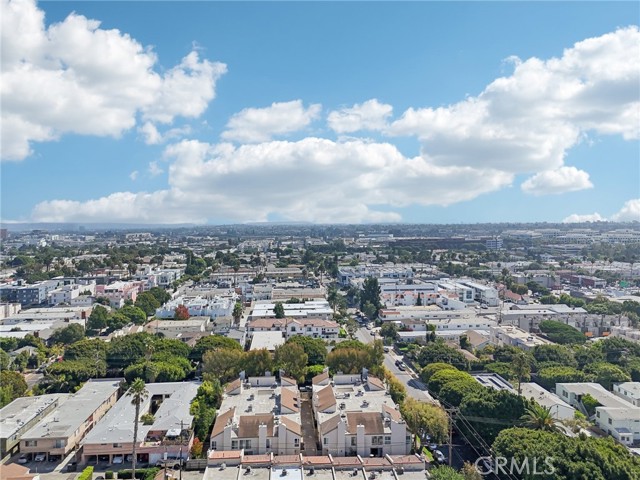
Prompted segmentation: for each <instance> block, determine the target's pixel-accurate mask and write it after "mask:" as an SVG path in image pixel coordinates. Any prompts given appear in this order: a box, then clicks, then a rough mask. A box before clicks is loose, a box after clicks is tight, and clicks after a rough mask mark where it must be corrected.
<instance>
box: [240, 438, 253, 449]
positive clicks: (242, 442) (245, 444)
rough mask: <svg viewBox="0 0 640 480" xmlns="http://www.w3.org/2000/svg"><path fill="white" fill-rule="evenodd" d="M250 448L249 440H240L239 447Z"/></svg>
mask: <svg viewBox="0 0 640 480" xmlns="http://www.w3.org/2000/svg"><path fill="white" fill-rule="evenodd" d="M243 448H251V440H240V449H243Z"/></svg>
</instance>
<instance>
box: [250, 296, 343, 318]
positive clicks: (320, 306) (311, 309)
mask: <svg viewBox="0 0 640 480" xmlns="http://www.w3.org/2000/svg"><path fill="white" fill-rule="evenodd" d="M275 306H276V304H275V302H264V301H260V302H256V304H255V305H254V307H253V311H252V312H251V315H250V316H249V320H255V319H259V318H276V314H275V312H274V311H273V309H274V308H275ZM282 307H283V308H284V316H285V317H288V318H295V319H303V318H316V319H320V320H331V319H332V318H333V309H332V308H331V307H330V306H329V302H327V301H326V300H309V301H305V302H301V303H283V304H282Z"/></svg>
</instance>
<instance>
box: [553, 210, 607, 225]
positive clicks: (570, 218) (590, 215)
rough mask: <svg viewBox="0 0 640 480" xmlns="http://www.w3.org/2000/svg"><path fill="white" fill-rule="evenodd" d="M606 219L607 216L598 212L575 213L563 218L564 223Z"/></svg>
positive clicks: (602, 220) (603, 220)
mask: <svg viewBox="0 0 640 480" xmlns="http://www.w3.org/2000/svg"><path fill="white" fill-rule="evenodd" d="M606 220H607V219H606V218H604V217H603V216H602V215H600V214H599V213H597V212H596V213H587V214H583V215H580V214H577V213H574V214H572V215H569V216H568V217H566V218H565V219H564V220H562V223H586V222H605V221H606Z"/></svg>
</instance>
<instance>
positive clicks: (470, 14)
mask: <svg viewBox="0 0 640 480" xmlns="http://www.w3.org/2000/svg"><path fill="white" fill-rule="evenodd" d="M152 9H153V10H152ZM3 11H4V14H3V20H2V26H3V28H2V66H3V88H2V105H3V108H2V138H3V141H2V160H3V161H2V164H1V167H0V168H1V169H2V205H3V207H2V212H1V215H0V218H1V219H2V221H3V223H10V222H47V223H53V222H62V223H77V224H82V223H87V224H90V223H119V224H127V223H132V224H144V223H149V224H194V223H195V224H233V223H244V222H311V223H321V224H329V223H450V224H457V223H484V222H516V221H521V222H538V221H548V222H551V223H553V222H563V221H567V222H571V221H589V220H593V221H599V220H611V221H634V220H640V163H639V162H638V158H639V157H640V147H639V144H638V138H639V137H640V87H639V85H640V83H639V82H640V32H639V30H638V25H637V23H638V14H639V13H640V7H639V6H638V4H637V3H635V2H606V3H604V2H584V3H582V2H580V3H578V2H576V3H562V4H550V3H547V2H541V3H518V2H514V3H503V2H496V3H489V2H471V3H466V2H453V3H446V4H444V3H436V2H425V3H403V4H400V5H398V4H387V3H359V2H356V3H312V4H301V3H269V2H266V3H249V2H247V3H244V2H241V3H235V4H230V3H218V2H196V3H188V4H179V3H173V2H142V3H133V4H125V3H112V2H98V3H95V2H49V3H40V4H36V3H34V2H32V1H30V0H22V1H11V2H8V1H6V0H3ZM73 12H75V13H73ZM151 12H152V13H153V18H154V21H153V22H149V21H148V18H149V15H150V14H151Z"/></svg>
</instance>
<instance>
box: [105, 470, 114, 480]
mask: <svg viewBox="0 0 640 480" xmlns="http://www.w3.org/2000/svg"><path fill="white" fill-rule="evenodd" d="M104 478H105V479H106V480H111V479H112V478H113V472H112V471H111V470H107V471H106V472H104Z"/></svg>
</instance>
